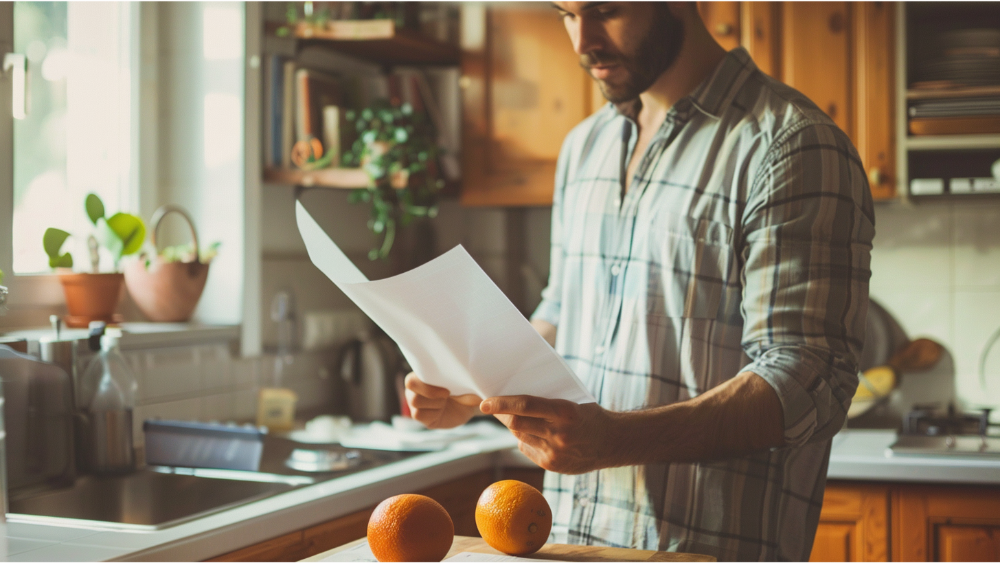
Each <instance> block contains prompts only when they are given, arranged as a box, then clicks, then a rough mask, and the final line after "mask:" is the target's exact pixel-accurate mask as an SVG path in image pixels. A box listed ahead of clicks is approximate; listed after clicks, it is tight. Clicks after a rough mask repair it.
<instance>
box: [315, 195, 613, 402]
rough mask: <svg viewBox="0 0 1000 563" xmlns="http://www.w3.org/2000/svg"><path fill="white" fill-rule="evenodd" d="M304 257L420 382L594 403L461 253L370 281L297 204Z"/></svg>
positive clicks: (459, 391) (461, 390)
mask: <svg viewBox="0 0 1000 563" xmlns="http://www.w3.org/2000/svg"><path fill="white" fill-rule="evenodd" d="M295 217H296V221H297V222H298V227H299V233H300V234H301V235H302V240H303V241H304V242H305V244H306V249H307V250H308V252H309V258H310V260H312V262H313V264H315V265H316V267H317V268H319V269H320V271H322V272H323V273H324V274H326V276H327V277H328V278H330V281H332V282H333V283H334V284H336V285H337V287H339V288H340V289H341V291H343V292H344V293H345V294H346V295H347V296H348V297H349V298H350V299H351V300H352V301H354V303H355V304H356V305H357V306H358V307H359V308H360V309H361V310H362V311H364V312H365V314H367V315H368V316H369V317H370V318H371V319H372V321H373V322H375V324H377V325H378V326H379V327H381V328H382V330H384V331H385V333H386V334H388V335H389V337H390V338H392V339H393V340H394V341H395V342H396V344H398V345H399V348H400V350H401V351H402V353H403V356H405V357H406V360H407V361H408V362H409V363H410V366H411V367H412V368H413V370H414V371H415V372H416V373H417V375H418V376H419V377H420V379H421V380H422V381H424V382H426V383H428V384H430V385H437V386H439V387H444V388H446V389H448V390H449V391H451V393H452V394H453V395H463V394H466V393H474V394H476V395H479V396H480V397H482V398H484V399H485V398H488V397H496V396H502V395H534V396H537V397H543V398H546V399H565V400H568V401H573V402H575V403H592V402H594V397H593V396H592V395H591V394H590V393H589V392H588V391H587V390H586V388H585V387H584V386H583V384H582V383H581V382H580V380H579V379H578V378H577V377H576V375H575V374H574V373H573V372H572V370H570V368H569V366H568V365H567V364H566V362H565V361H563V359H562V357H560V356H559V354H557V353H556V351H555V350H553V349H552V347H551V346H549V344H548V342H546V341H545V340H544V339H543V338H542V337H541V335H539V334H538V333H537V332H536V331H535V329H534V328H532V326H531V323H529V322H528V320H527V319H525V318H524V316H523V315H521V313H520V311H518V310H517V308H516V307H514V304H513V303H511V302H510V300H509V299H507V296H506V295H504V294H503V292H502V291H500V288H498V287H497V286H496V284H495V283H493V280H491V279H490V278H489V276H488V275H486V272H484V271H483V270H482V268H480V267H479V265H478V264H476V262H475V260H473V259H472V257H471V256H470V255H469V253H468V252H466V250H465V249H464V248H463V247H462V246H461V245H459V246H456V247H455V248H453V249H451V250H449V251H448V252H446V253H444V254H442V255H441V256H439V257H437V258H435V259H434V260H431V261H430V262H428V263H426V264H424V265H422V266H419V267H417V268H414V269H412V270H410V271H409V272H405V273H402V274H399V275H396V276H393V277H390V278H386V279H383V280H376V281H369V280H368V278H367V277H365V275H364V274H363V273H361V270H359V269H358V268H357V266H355V265H354V263H353V262H351V260H350V259H349V258H348V257H347V255H345V254H344V252H343V251H342V250H340V248H339V247H337V245H336V244H334V242H333V241H332V240H330V237H329V236H328V235H327V234H326V232H324V231H323V228H322V227H320V226H319V224H318V223H316V220H315V219H313V218H312V216H311V215H309V212H308V211H306V208H305V207H304V206H303V205H302V203H301V202H298V201H297V202H296V203H295Z"/></svg>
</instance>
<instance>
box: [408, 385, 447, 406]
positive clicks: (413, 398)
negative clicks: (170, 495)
mask: <svg viewBox="0 0 1000 563" xmlns="http://www.w3.org/2000/svg"><path fill="white" fill-rule="evenodd" d="M406 402H407V403H408V404H409V405H410V407H411V408H418V409H443V408H444V405H445V403H447V402H448V399H447V397H446V398H444V399H437V398H432V397H427V396H425V395H421V394H419V393H415V392H413V391H411V390H409V389H407V390H406Z"/></svg>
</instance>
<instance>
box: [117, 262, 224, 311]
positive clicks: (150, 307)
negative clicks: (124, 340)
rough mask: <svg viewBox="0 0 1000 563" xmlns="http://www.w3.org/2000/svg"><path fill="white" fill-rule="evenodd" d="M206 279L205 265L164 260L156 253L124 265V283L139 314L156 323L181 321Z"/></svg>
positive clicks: (191, 309) (192, 309)
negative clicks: (147, 258) (147, 264)
mask: <svg viewBox="0 0 1000 563" xmlns="http://www.w3.org/2000/svg"><path fill="white" fill-rule="evenodd" d="M207 279H208V264H202V263H201V262H164V261H162V260H161V259H160V257H159V256H157V257H156V258H155V259H154V260H153V261H152V263H151V264H150V265H149V268H148V269H147V268H146V264H145V261H144V260H134V261H132V262H131V263H129V264H128V265H127V266H125V285H127V286H128V292H129V294H130V295H131V296H132V300H133V301H135V304H136V306H137V307H138V308H139V310H140V311H142V314H143V315H145V316H146V318H148V319H149V320H151V321H156V322H184V321H186V320H188V319H190V318H191V315H192V314H193V313H194V308H195V307H197V306H198V300H199V299H201V292H202V291H203V290H204V289H205V281H206V280H207Z"/></svg>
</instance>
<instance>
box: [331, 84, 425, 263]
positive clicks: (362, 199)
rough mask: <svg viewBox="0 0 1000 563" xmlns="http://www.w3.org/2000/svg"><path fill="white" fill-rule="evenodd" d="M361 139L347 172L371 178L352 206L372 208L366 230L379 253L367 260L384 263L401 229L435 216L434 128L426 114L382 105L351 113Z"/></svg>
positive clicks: (352, 199) (353, 196)
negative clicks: (351, 169) (358, 168)
mask: <svg viewBox="0 0 1000 563" xmlns="http://www.w3.org/2000/svg"><path fill="white" fill-rule="evenodd" d="M345 117H346V118H347V121H348V122H353V123H354V126H355V128H356V129H357V133H358V138H357V140H356V141H355V142H354V143H353V145H352V146H351V149H350V151H348V152H347V153H346V154H344V156H343V159H342V162H343V164H344V166H361V167H362V168H363V169H364V170H365V172H366V173H367V174H368V179H369V182H368V187H367V188H361V189H357V190H354V191H353V192H351V194H350V198H349V200H350V202H351V203H370V204H371V219H370V220H369V221H368V228H369V229H371V231H372V232H373V233H374V234H375V236H376V240H377V241H378V238H379V237H381V241H380V242H377V243H376V247H375V248H373V249H372V250H371V251H369V253H368V258H369V259H371V260H375V259H377V258H383V259H384V258H386V257H388V256H389V251H390V250H391V249H392V246H393V242H394V241H395V239H396V229H397V225H398V226H406V225H408V224H410V223H412V222H413V221H414V220H415V219H419V218H433V217H435V216H436V215H437V198H438V192H439V191H440V190H441V188H442V187H443V186H444V181H443V180H442V179H441V178H440V177H439V173H438V168H437V156H438V154H439V153H440V149H439V148H438V146H437V144H436V143H435V142H434V139H435V138H436V135H435V132H434V128H433V126H432V124H431V123H430V120H429V119H428V118H427V115H426V114H424V113H422V112H416V111H414V110H413V107H412V106H411V105H410V104H408V103H404V104H401V105H391V104H388V103H382V104H379V105H377V106H375V107H371V108H366V109H363V110H361V111H353V110H351V111H348V112H346V114H345Z"/></svg>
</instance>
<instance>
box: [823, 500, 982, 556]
mask: <svg viewBox="0 0 1000 563" xmlns="http://www.w3.org/2000/svg"><path fill="white" fill-rule="evenodd" d="M809 560H810V561H1000V487H989V486H974V485H961V486H960V485H904V484H872V483H855V482H845V481H840V482H837V481H833V482H829V483H827V487H826V493H825V495H824V497H823V511H822V512H821V514H820V523H819V526H818V528H817V530H816V539H815V541H814V543H813V551H812V554H811V556H810V558H809Z"/></svg>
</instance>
